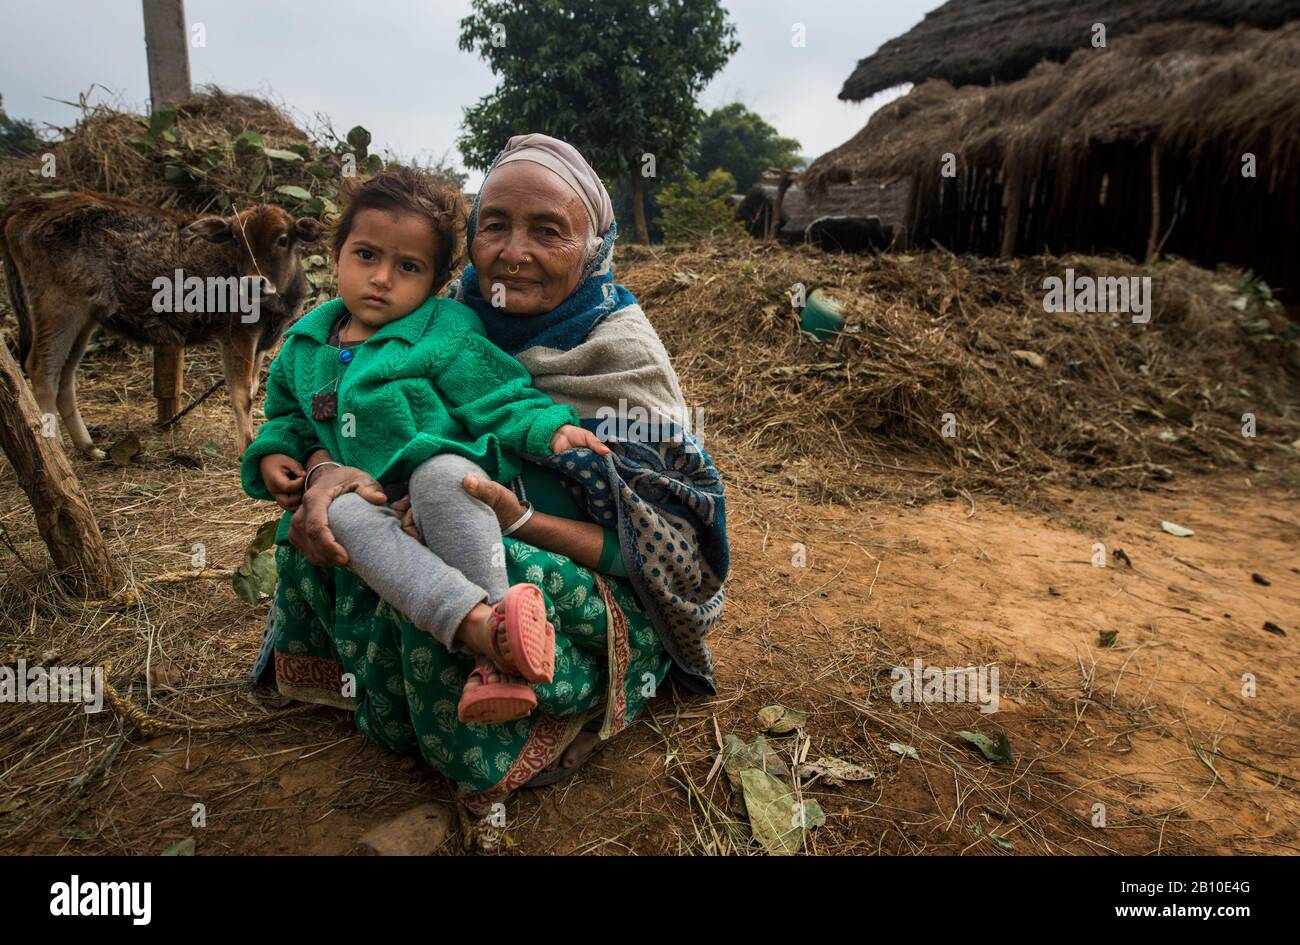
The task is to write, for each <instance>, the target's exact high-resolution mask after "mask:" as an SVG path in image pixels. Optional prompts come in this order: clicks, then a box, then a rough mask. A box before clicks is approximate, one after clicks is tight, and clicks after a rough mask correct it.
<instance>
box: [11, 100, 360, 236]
mask: <svg viewBox="0 0 1300 945" xmlns="http://www.w3.org/2000/svg"><path fill="white" fill-rule="evenodd" d="M174 114H175V118H174V121H171V120H170V119H164V120H159V118H157V117H155V118H153V119H151V118H148V117H145V116H141V115H134V114H131V113H129V112H123V111H118V110H116V109H114V108H110V107H108V106H105V105H96V106H87V105H84V104H83V107H82V116H81V118H80V119H79V120H78V121H77V123H76V125H75V126H74V127H72V128H66V129H62V131H63V138H62V140H60V141H58V142H56V143H53V144H51V146H50V147H49V148H48V152H49V153H51V154H53V155H54V159H55V169H56V172H57V173H56V175H55V176H54V177H52V178H47V177H42V176H41V174H40V167H41V156H40V155H33V156H29V157H24V158H13V159H9V160H6V161H3V162H0V205H3V204H4V203H7V202H8V201H9V200H12V199H13V198H14V197H16V196H19V195H22V194H51V193H59V192H64V191H96V192H100V193H107V194H113V195H115V196H119V197H127V198H130V199H132V200H138V201H140V202H141V203H145V204H149V205H151V206H157V207H166V208H172V209H178V210H182V211H191V212H195V213H207V212H228V211H229V210H230V208H231V206H232V205H236V206H241V207H242V206H247V205H250V204H256V203H261V202H274V203H279V204H281V205H283V206H285V207H287V208H289V209H290V210H292V211H294V212H301V213H306V214H308V215H311V216H317V217H321V216H323V215H325V214H327V213H329V212H330V211H331V209H332V208H333V207H334V202H335V199H336V197H337V194H338V181H339V179H340V178H341V176H342V169H341V159H342V157H343V155H344V154H347V153H349V152H351V154H352V155H353V157H354V158H355V159H356V161H357V169H358V172H365V171H366V170H367V168H368V167H369V168H370V169H373V168H374V167H375V166H376V163H375V162H378V161H379V158H378V157H377V156H374V155H369V154H368V153H367V150H366V147H367V145H368V144H369V141H370V136H369V134H368V133H367V132H366V131H365V129H364V128H356V129H353V131H351V132H349V133H348V135H347V136H346V139H340V138H339V137H338V136H337V135H335V134H334V133H333V131H332V130H331V129H329V128H328V127H326V128H325V129H324V130H323V131H322V133H321V135H320V136H319V137H320V140H318V139H317V138H314V137H313V136H312V135H310V134H308V133H307V132H306V131H303V130H302V129H300V128H299V127H297V126H296V125H295V124H294V123H293V121H292V120H291V119H290V118H289V116H288V115H287V114H285V112H284V111H283V110H282V109H281V108H279V107H277V106H276V105H274V104H272V103H270V102H267V101H264V100H262V99H259V98H255V97H253V96H249V95H233V94H229V93H227V92H224V91H222V90H221V89H220V88H217V87H215V86H208V87H206V88H205V89H204V90H203V91H201V92H200V93H199V94H196V95H194V96H192V97H190V98H188V99H186V100H185V101H183V102H180V103H178V104H177V105H176V107H175V111H174ZM368 162H369V163H368Z"/></svg>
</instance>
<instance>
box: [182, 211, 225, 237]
mask: <svg viewBox="0 0 1300 945" xmlns="http://www.w3.org/2000/svg"><path fill="white" fill-rule="evenodd" d="M181 232H182V233H183V234H185V235H186V236H197V237H200V238H201V239H205V240H207V241H208V242H209V243H225V242H227V241H228V240H230V239H231V237H232V235H233V234H232V233H231V232H230V221H229V220H223V219H222V218H221V217H200V218H199V219H197V220H195V221H194V222H193V223H191V224H190V225H189V226H187V227H185V229H183V230H181Z"/></svg>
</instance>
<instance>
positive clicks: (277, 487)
mask: <svg viewBox="0 0 1300 945" xmlns="http://www.w3.org/2000/svg"><path fill="white" fill-rule="evenodd" d="M258 471H259V472H260V473H261V476H262V482H264V483H265V484H266V491H267V492H269V493H271V497H272V498H274V499H275V501H276V504H277V505H279V506H280V508H282V509H296V508H297V507H298V504H299V503H300V502H302V480H303V477H304V476H305V475H307V470H305V469H303V468H302V463H300V462H298V460H296V459H294V458H293V457H292V456H286V455H285V454H284V453H268V454H267V455H266V456H263V457H262V461H261V462H260V463H258Z"/></svg>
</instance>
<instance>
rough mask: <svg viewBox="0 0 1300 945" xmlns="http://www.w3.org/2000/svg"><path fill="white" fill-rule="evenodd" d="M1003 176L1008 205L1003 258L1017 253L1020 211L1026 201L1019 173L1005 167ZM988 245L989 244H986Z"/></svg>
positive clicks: (1003, 225)
mask: <svg viewBox="0 0 1300 945" xmlns="http://www.w3.org/2000/svg"><path fill="white" fill-rule="evenodd" d="M1002 177H1003V180H1004V182H1005V186H1006V191H1007V206H1006V209H1005V210H1004V211H1003V213H1004V216H1003V218H1002V258H1003V259H1010V258H1011V257H1012V256H1014V255H1015V254H1016V236H1017V235H1018V234H1019V232H1020V211H1021V209H1022V208H1023V206H1024V203H1025V196H1024V187H1023V186H1022V181H1021V179H1020V177H1019V176H1018V175H1014V174H1012V173H1010V171H1009V170H1008V169H1007V168H1006V167H1003V169H1002ZM986 245H987V244H986Z"/></svg>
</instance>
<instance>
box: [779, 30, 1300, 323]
mask: <svg viewBox="0 0 1300 945" xmlns="http://www.w3.org/2000/svg"><path fill="white" fill-rule="evenodd" d="M945 155H951V158H947V159H946V158H945ZM1252 164H1253V170H1254V176H1248V173H1245V172H1248V171H1249V170H1250V169H1251V165H1252ZM945 170H951V171H955V175H954V176H945V174H944V171H945ZM896 176H912V177H913V178H914V179H915V181H916V186H915V187H914V188H913V189H912V203H911V207H910V210H909V213H908V215H907V217H908V221H907V225H908V228H909V230H910V237H911V240H912V242H913V243H917V244H920V245H926V246H928V245H930V244H931V243H932V242H938V243H941V244H942V245H944V246H946V247H948V248H949V249H952V250H954V251H972V252H983V253H991V254H996V253H999V252H1001V253H1003V254H1006V255H1009V254H1011V253H1013V252H1040V251H1043V250H1050V251H1054V252H1056V251H1061V250H1065V249H1078V250H1083V251H1089V252H1120V253H1124V254H1127V255H1130V256H1133V257H1136V258H1142V257H1143V256H1145V255H1148V254H1149V253H1151V252H1153V251H1154V250H1156V249H1157V248H1160V249H1163V250H1164V251H1166V252H1169V253H1172V254H1176V255H1181V256H1184V257H1186V258H1189V259H1192V260H1194V261H1196V262H1199V263H1201V264H1203V265H1214V264H1216V263H1220V262H1228V263H1236V264H1242V265H1246V266H1251V267H1253V268H1254V269H1255V270H1256V271H1259V272H1261V273H1263V274H1265V276H1266V277H1267V278H1269V280H1270V281H1271V282H1273V283H1274V284H1281V285H1283V286H1284V287H1286V290H1287V294H1286V296H1285V297H1284V298H1285V300H1286V301H1287V302H1288V303H1289V304H1296V303H1297V301H1300V229H1298V228H1297V227H1298V225H1297V220H1300V22H1293V23H1289V24H1287V25H1285V26H1283V27H1281V28H1279V29H1277V30H1259V29H1255V28H1252V27H1241V26H1239V27H1236V28H1233V29H1225V28H1222V27H1218V26H1208V25H1191V24H1161V25H1158V26H1153V27H1149V28H1148V29H1146V30H1144V31H1142V32H1141V33H1139V34H1135V35H1132V36H1126V37H1121V38H1119V39H1117V40H1114V41H1113V42H1111V43H1110V44H1109V47H1108V48H1106V49H1093V48H1085V49H1080V50H1078V51H1077V52H1075V53H1074V55H1072V56H1071V57H1070V58H1069V60H1068V61H1066V62H1065V63H1053V62H1044V63H1041V64H1039V65H1038V66H1037V67H1035V68H1034V70H1033V71H1032V72H1031V73H1030V74H1029V75H1028V76H1027V77H1026V78H1024V79H1021V80H1019V81H1017V82H1012V83H1009V84H1006V85H994V86H992V87H983V86H965V87H962V88H954V87H953V86H952V85H950V84H949V83H947V82H945V81H943V80H933V81H930V82H926V83H925V84H923V85H920V86H917V87H916V88H915V89H913V90H912V92H911V93H910V94H908V95H906V96H904V97H903V98H901V99H898V100H896V101H894V102H891V103H890V104H888V105H886V106H884V107H883V108H882V109H880V110H879V111H878V112H877V113H876V114H875V115H873V116H872V118H871V121H870V122H868V124H867V126H866V127H865V128H864V129H863V130H862V131H860V132H859V133H858V134H857V135H855V136H854V137H853V138H852V139H851V140H850V141H848V142H847V143H846V144H844V145H841V146H840V147H839V148H836V149H835V150H834V151H831V152H829V153H827V154H825V155H822V156H821V157H820V158H818V159H817V160H816V161H814V162H813V164H812V166H811V167H810V168H809V169H808V170H807V171H806V172H805V174H804V177H803V185H804V188H805V189H806V190H809V191H810V192H812V193H814V194H815V193H817V192H819V191H820V190H821V189H823V188H827V187H829V186H832V185H836V184H841V185H842V184H850V183H852V182H854V181H859V180H867V179H890V178H892V177H896Z"/></svg>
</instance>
